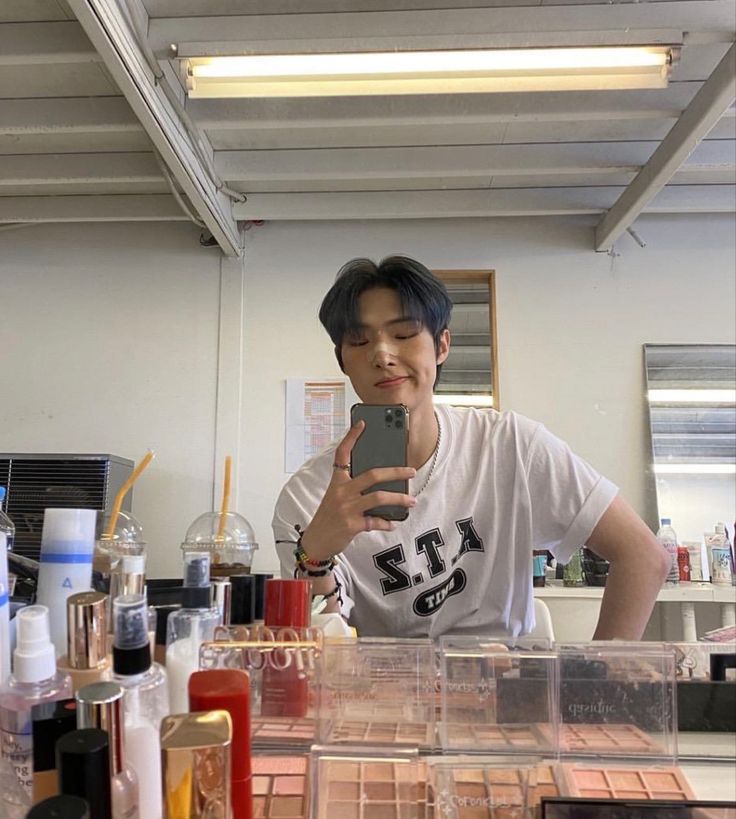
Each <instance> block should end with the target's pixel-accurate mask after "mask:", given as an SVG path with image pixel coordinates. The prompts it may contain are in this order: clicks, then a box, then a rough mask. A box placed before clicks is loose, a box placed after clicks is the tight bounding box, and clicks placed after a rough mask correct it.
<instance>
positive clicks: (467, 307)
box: [435, 274, 493, 396]
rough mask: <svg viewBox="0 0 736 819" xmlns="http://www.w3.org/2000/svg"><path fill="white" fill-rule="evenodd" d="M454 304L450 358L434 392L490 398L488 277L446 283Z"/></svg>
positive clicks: (491, 382) (491, 376) (491, 380)
mask: <svg viewBox="0 0 736 819" xmlns="http://www.w3.org/2000/svg"><path fill="white" fill-rule="evenodd" d="M445 285H446V287H447V291H448V293H449V294H450V298H451V299H452V303H453V305H454V306H453V310H452V320H451V322H450V333H451V334H452V345H451V347H450V355H449V356H448V358H447V361H445V363H444V365H443V367H442V377H441V379H440V383H439V384H438V386H437V389H436V390H435V392H436V393H438V394H439V395H469V396H480V395H485V396H488V395H492V394H493V387H492V385H493V371H492V366H493V365H492V360H493V359H492V355H491V338H492V336H491V322H490V308H489V301H490V291H489V284H488V275H487V274H486V276H485V277H484V278H483V279H477V280H475V281H469V282H455V281H445Z"/></svg>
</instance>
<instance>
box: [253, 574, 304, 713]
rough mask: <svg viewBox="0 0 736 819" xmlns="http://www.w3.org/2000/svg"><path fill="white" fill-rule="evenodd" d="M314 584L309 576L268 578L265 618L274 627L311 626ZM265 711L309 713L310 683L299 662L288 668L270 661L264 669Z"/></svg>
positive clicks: (263, 700) (263, 705) (263, 692)
mask: <svg viewBox="0 0 736 819" xmlns="http://www.w3.org/2000/svg"><path fill="white" fill-rule="evenodd" d="M310 606H311V584H310V583H309V581H308V580H284V579H281V578H278V579H276V578H272V579H271V580H267V581H266V590H265V605H264V611H263V615H264V619H265V623H266V626H269V627H272V628H283V627H291V628H299V629H303V628H307V627H308V626H309V619H310ZM262 683H263V690H262V695H261V714H262V715H263V716H268V717H297V718H298V717H306V715H307V709H308V706H309V684H308V681H307V679H306V677H304V675H303V674H301V673H300V671H299V669H298V668H297V665H296V663H295V662H292V663H291V664H290V665H289V666H288V667H286V668H283V669H281V668H273V667H272V666H271V665H268V666H267V667H266V668H264V669H263V673H262Z"/></svg>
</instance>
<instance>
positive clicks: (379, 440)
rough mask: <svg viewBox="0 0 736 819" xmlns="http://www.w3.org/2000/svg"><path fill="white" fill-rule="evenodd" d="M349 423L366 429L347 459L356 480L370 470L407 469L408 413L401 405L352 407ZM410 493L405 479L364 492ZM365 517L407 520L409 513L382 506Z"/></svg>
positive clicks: (380, 484)
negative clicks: (362, 423)
mask: <svg viewBox="0 0 736 819" xmlns="http://www.w3.org/2000/svg"><path fill="white" fill-rule="evenodd" d="M350 418H351V420H352V423H353V424H355V423H356V422H357V421H364V422H365V429H364V430H363V432H362V434H361V436H360V438H358V440H357V441H356V443H355V446H354V447H353V451H352V454H351V458H350V474H351V476H352V477H354V478H355V477H357V476H358V475H362V474H363V473H364V472H367V471H368V470H369V469H377V468H385V467H396V466H406V462H407V448H408V446H409V410H408V409H407V408H406V407H405V406H404V405H403V404H388V405H374V404H354V405H353V406H352V407H351V409H350ZM378 491H383V492H398V493H400V494H402V495H407V494H408V493H409V481H408V480H406V479H398V480H389V481H381V482H380V483H376V484H374V485H372V486H370V487H369V488H367V489H366V490H365V491H364V494H367V493H369V492H378ZM365 514H366V515H371V516H373V517H379V518H383V519H384V520H406V518H407V517H408V515H409V510H408V509H407V508H406V506H401V505H382V506H376V507H374V508H372V509H368V510H366V512H365Z"/></svg>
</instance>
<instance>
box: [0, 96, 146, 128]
mask: <svg viewBox="0 0 736 819" xmlns="http://www.w3.org/2000/svg"><path fill="white" fill-rule="evenodd" d="M90 131H135V132H142V131H143V126H142V125H141V124H140V122H138V119H137V118H136V116H135V114H134V113H133V112H132V111H131V109H130V106H129V105H128V103H127V101H126V99H125V97H64V98H63V99H21V100H3V101H2V105H0V134H47V133H68V134H72V133H85V132H90Z"/></svg>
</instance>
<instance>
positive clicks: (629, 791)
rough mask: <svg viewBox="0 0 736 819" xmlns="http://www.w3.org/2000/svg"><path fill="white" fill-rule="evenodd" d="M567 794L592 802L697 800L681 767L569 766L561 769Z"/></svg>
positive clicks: (564, 765) (566, 764)
mask: <svg viewBox="0 0 736 819" xmlns="http://www.w3.org/2000/svg"><path fill="white" fill-rule="evenodd" d="M560 767H561V773H562V776H563V777H564V780H565V790H566V794H565V795H569V796H581V797H586V798H591V799H646V800H652V799H663V800H669V801H677V802H682V801H686V800H689V799H694V798H695V795H694V794H693V791H692V788H691V787H690V784H689V783H688V781H687V779H686V778H685V774H684V773H683V772H682V771H681V770H680V769H679V768H677V767H674V766H673V767H656V768H654V767H653V768H643V767H634V766H630V767H629V766H625V765H613V764H612V765H610V766H605V767H604V766H599V765H595V766H594V765H585V764H582V763H581V764H579V765H574V764H568V763H564V764H562V765H561V766H560Z"/></svg>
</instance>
